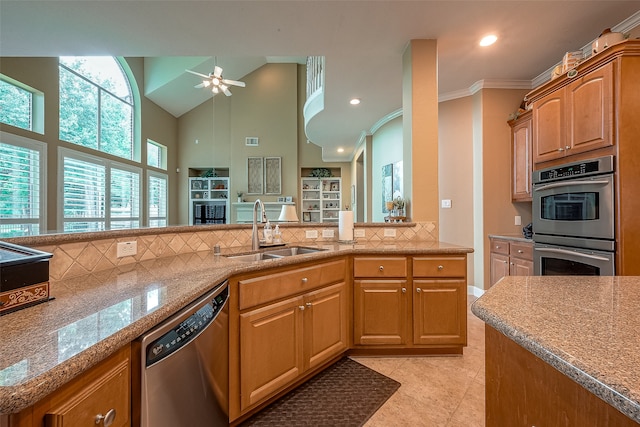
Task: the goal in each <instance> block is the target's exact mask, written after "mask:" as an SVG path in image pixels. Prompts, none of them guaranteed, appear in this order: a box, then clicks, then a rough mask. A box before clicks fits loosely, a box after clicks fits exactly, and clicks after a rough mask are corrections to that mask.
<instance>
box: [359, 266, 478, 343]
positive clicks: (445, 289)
mask: <svg viewBox="0 0 640 427" xmlns="http://www.w3.org/2000/svg"><path fill="white" fill-rule="evenodd" d="M353 268H354V277H355V280H354V308H353V316H354V320H353V322H354V345H356V346H373V347H377V348H383V347H395V348H411V347H417V348H420V347H424V348H426V347H430V346H431V347H432V346H443V347H456V346H460V347H461V346H463V345H466V331H467V323H466V301H467V298H466V295H467V293H466V286H467V285H466V256H425V257H415V258H411V259H407V258H405V257H356V258H355V259H354V262H353ZM411 271H412V272H413V274H411V273H410V272H411Z"/></svg>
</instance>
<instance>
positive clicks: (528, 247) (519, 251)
mask: <svg viewBox="0 0 640 427" xmlns="http://www.w3.org/2000/svg"><path fill="white" fill-rule="evenodd" d="M509 255H511V256H512V257H516V258H522V259H526V260H530V261H533V244H532V243H520V242H511V245H510V246H509Z"/></svg>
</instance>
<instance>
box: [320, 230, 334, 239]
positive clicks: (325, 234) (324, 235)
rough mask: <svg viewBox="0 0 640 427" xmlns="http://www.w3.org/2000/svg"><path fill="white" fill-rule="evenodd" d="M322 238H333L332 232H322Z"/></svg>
mask: <svg viewBox="0 0 640 427" xmlns="http://www.w3.org/2000/svg"><path fill="white" fill-rule="evenodd" d="M322 237H333V230H322Z"/></svg>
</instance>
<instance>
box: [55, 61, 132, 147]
mask: <svg viewBox="0 0 640 427" xmlns="http://www.w3.org/2000/svg"><path fill="white" fill-rule="evenodd" d="M59 64H60V65H59V69H60V139H62V140H65V141H68V142H72V143H74V144H78V145H82V146H84V147H88V148H92V149H94V150H98V151H102V152H104V153H108V154H112V155H114V156H118V157H123V158H125V159H129V160H134V155H135V151H136V150H135V147H134V136H133V118H134V106H133V96H132V92H131V87H130V85H129V80H128V79H127V76H126V75H125V73H124V72H123V70H122V67H121V66H120V64H119V63H118V61H116V59H115V58H114V57H111V56H104V57H103V56H62V57H60V63H59Z"/></svg>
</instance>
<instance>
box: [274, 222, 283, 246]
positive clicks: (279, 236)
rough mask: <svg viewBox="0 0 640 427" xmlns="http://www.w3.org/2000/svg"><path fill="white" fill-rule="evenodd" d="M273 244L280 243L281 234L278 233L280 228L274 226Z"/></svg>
mask: <svg viewBox="0 0 640 427" xmlns="http://www.w3.org/2000/svg"><path fill="white" fill-rule="evenodd" d="M273 243H282V233H281V232H280V226H279V225H278V224H276V228H274V229H273Z"/></svg>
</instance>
